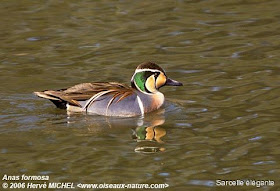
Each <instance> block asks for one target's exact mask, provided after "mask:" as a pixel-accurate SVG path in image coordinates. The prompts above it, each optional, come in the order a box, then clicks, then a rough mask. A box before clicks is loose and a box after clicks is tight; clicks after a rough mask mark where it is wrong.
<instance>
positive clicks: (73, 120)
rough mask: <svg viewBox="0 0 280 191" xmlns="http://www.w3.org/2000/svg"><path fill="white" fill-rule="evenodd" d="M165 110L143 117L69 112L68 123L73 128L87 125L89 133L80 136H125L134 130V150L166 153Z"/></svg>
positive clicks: (80, 133)
mask: <svg viewBox="0 0 280 191" xmlns="http://www.w3.org/2000/svg"><path fill="white" fill-rule="evenodd" d="M164 113H165V110H164V109H159V110H157V111H155V112H152V113H149V115H145V116H142V117H130V118H119V117H105V116H98V115H94V116H93V115H84V116H83V120H81V117H82V116H81V115H80V114H77V113H72V112H68V113H67V114H68V117H67V123H68V125H71V126H79V127H80V126H81V125H82V126H84V125H85V123H86V126H87V131H86V132H85V131H83V132H81V131H80V130H81V129H80V128H78V129H79V130H78V129H77V130H78V131H79V132H78V133H79V135H82V136H88V135H89V134H95V135H96V134H108V133H116V134H120V135H123V134H124V133H122V131H124V130H125V131H127V130H129V129H132V138H133V139H134V140H136V142H137V146H136V148H135V149H134V151H135V152H137V153H156V152H162V151H165V148H164V142H163V140H162V138H163V137H164V136H165V135H166V130H165V129H164V128H162V127H160V125H162V124H164V122H165V116H164Z"/></svg>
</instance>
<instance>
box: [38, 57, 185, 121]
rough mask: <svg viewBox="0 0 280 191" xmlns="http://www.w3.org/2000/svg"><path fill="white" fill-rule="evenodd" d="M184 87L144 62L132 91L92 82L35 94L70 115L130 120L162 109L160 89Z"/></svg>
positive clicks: (110, 84) (137, 72) (150, 63)
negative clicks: (101, 116)
mask: <svg viewBox="0 0 280 191" xmlns="http://www.w3.org/2000/svg"><path fill="white" fill-rule="evenodd" d="M182 85H183V84H182V83H180V82H178V81H175V80H172V79H170V78H167V76H166V73H165V71H164V70H163V69H162V68H161V67H160V66H158V65H157V64H155V63H153V62H144V63H142V64H140V65H139V66H138V67H137V68H136V70H135V72H134V74H133V76H132V78H131V87H129V86H127V85H125V84H121V83H117V82H93V83H82V84H78V85H75V86H73V87H70V88H66V89H60V90H45V91H41V92H34V94H35V95H37V96H38V97H41V98H45V99H49V100H50V101H52V102H53V103H54V104H55V105H56V106H57V107H58V108H61V109H67V111H73V112H88V113H93V114H98V115H106V116H123V117H130V116H137V115H144V114H145V113H148V112H151V111H154V110H157V109H159V108H160V107H161V106H162V105H163V103H164V95H163V94H162V93H161V92H159V88H161V87H163V86H182Z"/></svg>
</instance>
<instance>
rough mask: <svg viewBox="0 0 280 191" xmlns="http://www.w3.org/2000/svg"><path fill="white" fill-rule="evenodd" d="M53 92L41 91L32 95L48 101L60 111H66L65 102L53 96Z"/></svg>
mask: <svg viewBox="0 0 280 191" xmlns="http://www.w3.org/2000/svg"><path fill="white" fill-rule="evenodd" d="M52 92H55V91H42V92H34V94H35V95H36V96H38V97H40V98H44V99H48V100H50V101H51V102H53V103H54V104H55V105H56V107H58V108H60V109H66V104H67V101H65V100H62V99H60V98H59V97H58V96H56V95H55V94H53V93H52Z"/></svg>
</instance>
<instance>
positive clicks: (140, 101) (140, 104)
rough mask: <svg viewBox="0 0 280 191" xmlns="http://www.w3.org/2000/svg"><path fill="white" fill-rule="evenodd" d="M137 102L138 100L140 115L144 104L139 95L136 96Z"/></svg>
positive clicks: (142, 112) (142, 113)
mask: <svg viewBox="0 0 280 191" xmlns="http://www.w3.org/2000/svg"><path fill="white" fill-rule="evenodd" d="M137 102H138V105H139V108H140V111H141V115H144V105H143V102H142V100H141V99H140V97H139V96H137Z"/></svg>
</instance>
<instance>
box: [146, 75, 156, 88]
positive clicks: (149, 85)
mask: <svg viewBox="0 0 280 191" xmlns="http://www.w3.org/2000/svg"><path fill="white" fill-rule="evenodd" d="M155 83H156V82H155V76H154V75H151V76H150V77H148V78H147V80H146V83H145V86H146V88H147V90H149V91H150V92H155V91H157V90H156V87H155V86H156V85H155Z"/></svg>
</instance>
